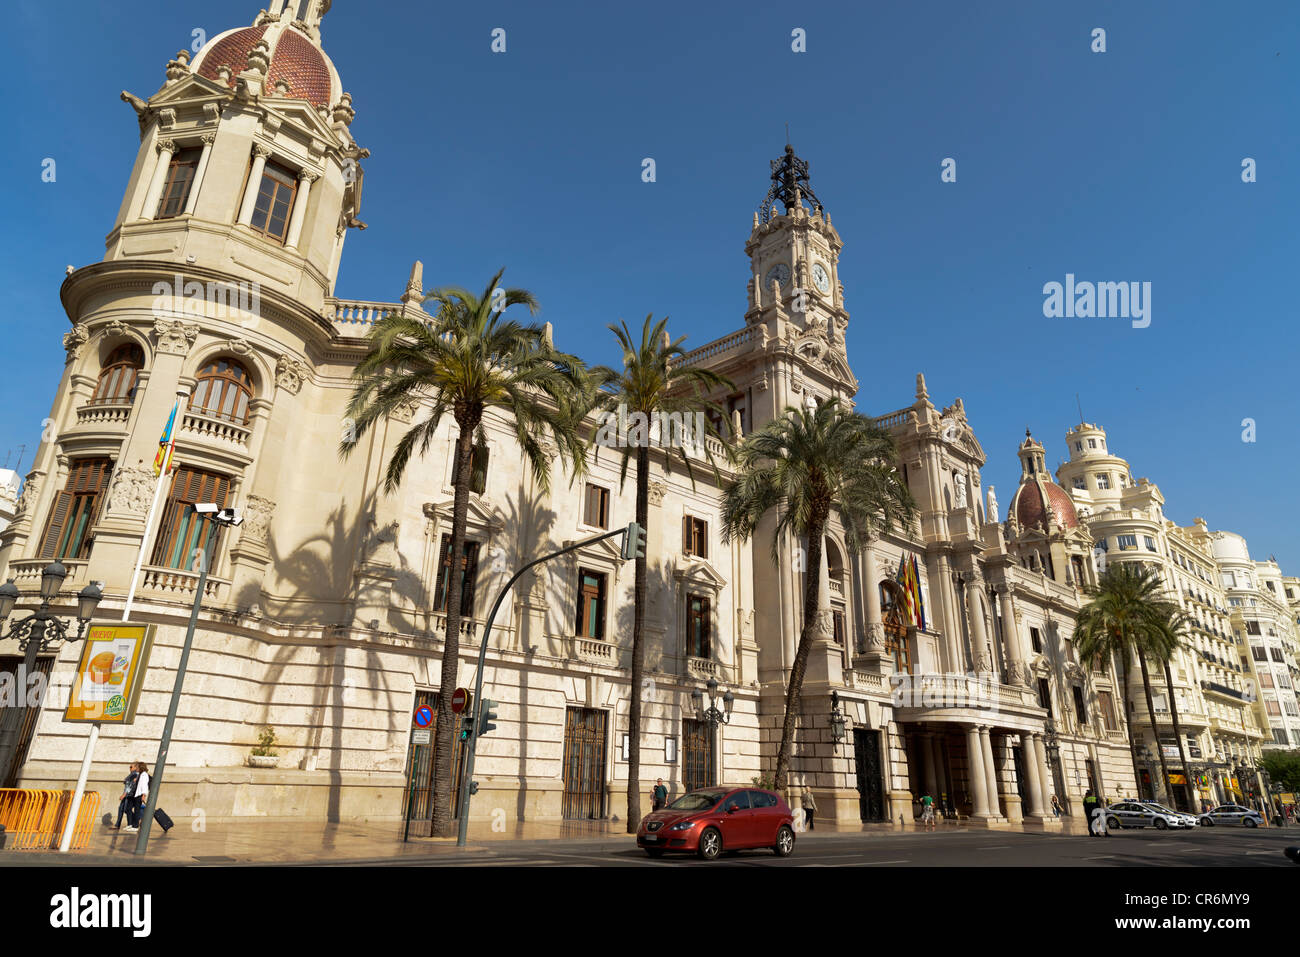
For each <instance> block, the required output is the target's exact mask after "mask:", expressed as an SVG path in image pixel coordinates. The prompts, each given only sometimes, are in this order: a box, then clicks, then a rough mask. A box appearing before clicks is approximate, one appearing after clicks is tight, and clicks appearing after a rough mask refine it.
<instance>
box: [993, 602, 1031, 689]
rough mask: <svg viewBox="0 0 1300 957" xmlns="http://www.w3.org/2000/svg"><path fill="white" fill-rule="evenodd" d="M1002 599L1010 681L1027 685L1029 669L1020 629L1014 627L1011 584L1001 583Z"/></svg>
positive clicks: (1004, 641) (1003, 629)
mask: <svg viewBox="0 0 1300 957" xmlns="http://www.w3.org/2000/svg"><path fill="white" fill-rule="evenodd" d="M998 597H999V598H1001V599H1002V642H1003V644H1004V645H1005V647H1006V652H1007V657H1008V658H1009V659H1010V668H1009V669H1008V670H1009V671H1010V672H1011V674H1010V678H1011V683H1012V684H1014V685H1028V683H1029V669H1028V667H1026V664H1025V662H1026V659H1025V648H1024V645H1023V644H1021V637H1020V629H1019V628H1017V627H1016V607H1015V603H1014V602H1013V601H1012V597H1011V586H1010V585H1003V586H1002V587H1001V588H999V589H998Z"/></svg>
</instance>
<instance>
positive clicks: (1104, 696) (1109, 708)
mask: <svg viewBox="0 0 1300 957" xmlns="http://www.w3.org/2000/svg"><path fill="white" fill-rule="evenodd" d="M1097 701H1098V702H1100V704H1101V720H1102V721H1103V722H1104V723H1105V725H1106V730H1107V731H1115V730H1116V727H1115V699H1114V698H1113V697H1111V693H1110V692H1109V691H1098V692H1097Z"/></svg>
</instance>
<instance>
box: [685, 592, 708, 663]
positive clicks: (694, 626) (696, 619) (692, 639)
mask: <svg viewBox="0 0 1300 957" xmlns="http://www.w3.org/2000/svg"><path fill="white" fill-rule="evenodd" d="M709 652H710V643H709V600H708V599H707V598H702V597H701V596H699V595H688V596H687V597H686V654H687V655H689V656H690V657H692V658H708V657H709Z"/></svg>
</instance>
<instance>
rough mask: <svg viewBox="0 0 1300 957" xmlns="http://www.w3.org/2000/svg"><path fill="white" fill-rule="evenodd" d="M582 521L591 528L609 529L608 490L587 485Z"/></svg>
mask: <svg viewBox="0 0 1300 957" xmlns="http://www.w3.org/2000/svg"><path fill="white" fill-rule="evenodd" d="M582 520H583V522H585V523H586V524H588V525H590V526H591V527H592V528H609V489H607V488H601V487H600V486H599V485H592V484H591V483H590V482H588V483H587V496H586V501H585V502H584V504H583V509H582Z"/></svg>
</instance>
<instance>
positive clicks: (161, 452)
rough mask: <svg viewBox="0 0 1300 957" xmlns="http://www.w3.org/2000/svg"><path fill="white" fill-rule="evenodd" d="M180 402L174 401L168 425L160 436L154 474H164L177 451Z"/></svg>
mask: <svg viewBox="0 0 1300 957" xmlns="http://www.w3.org/2000/svg"><path fill="white" fill-rule="evenodd" d="M180 404H181V403H180V400H179V399H177V400H176V401H175V402H173V403H172V414H171V415H169V416H168V417H167V427H166V428H165V429H163V432H162V435H161V436H159V437H158V454H157V455H155V456H154V458H153V474H154V475H162V474H163V473H164V472H165V471H167V468H168V466H170V465H171V461H172V453H173V452H175V451H176V438H175V426H176V410H177V408H178V407H179V406H180Z"/></svg>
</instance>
